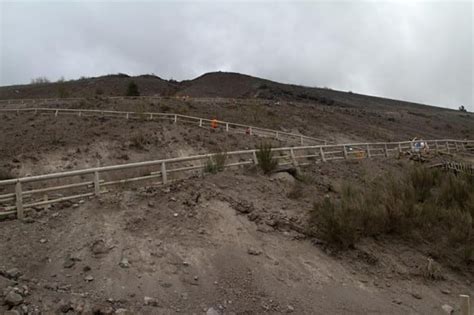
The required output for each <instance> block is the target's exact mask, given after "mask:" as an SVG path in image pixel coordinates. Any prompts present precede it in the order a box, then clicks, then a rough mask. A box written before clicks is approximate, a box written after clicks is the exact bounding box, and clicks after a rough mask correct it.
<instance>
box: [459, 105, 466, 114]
mask: <svg viewBox="0 0 474 315" xmlns="http://www.w3.org/2000/svg"><path fill="white" fill-rule="evenodd" d="M459 110H460V111H461V112H464V113H466V112H467V109H466V108H465V107H464V105H461V106H459Z"/></svg>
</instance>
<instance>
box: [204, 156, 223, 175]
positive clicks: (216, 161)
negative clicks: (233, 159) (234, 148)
mask: <svg viewBox="0 0 474 315" xmlns="http://www.w3.org/2000/svg"><path fill="white" fill-rule="evenodd" d="M226 160H227V153H226V152H219V153H215V154H214V155H213V156H212V157H210V158H209V159H208V160H207V162H206V166H205V167H204V172H206V173H211V174H216V173H218V172H222V171H223V170H224V168H225V162H226Z"/></svg>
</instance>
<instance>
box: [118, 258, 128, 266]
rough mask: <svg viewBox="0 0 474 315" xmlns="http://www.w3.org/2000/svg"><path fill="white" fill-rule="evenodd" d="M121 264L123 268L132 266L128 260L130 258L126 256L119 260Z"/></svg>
mask: <svg viewBox="0 0 474 315" xmlns="http://www.w3.org/2000/svg"><path fill="white" fill-rule="evenodd" d="M119 266H120V267H122V268H128V267H130V263H129V262H128V259H127V258H125V257H124V258H122V260H121V261H120V262H119Z"/></svg>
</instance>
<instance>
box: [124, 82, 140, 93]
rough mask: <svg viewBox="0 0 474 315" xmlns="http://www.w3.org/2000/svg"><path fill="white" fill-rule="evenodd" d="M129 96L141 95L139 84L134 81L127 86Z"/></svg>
mask: <svg viewBox="0 0 474 315" xmlns="http://www.w3.org/2000/svg"><path fill="white" fill-rule="evenodd" d="M126 95H127V96H140V92H139V91H138V85H137V84H136V83H135V82H134V81H130V83H129V84H128V87H127V94H126Z"/></svg>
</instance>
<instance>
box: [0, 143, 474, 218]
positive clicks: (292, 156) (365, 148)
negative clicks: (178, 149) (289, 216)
mask: <svg viewBox="0 0 474 315" xmlns="http://www.w3.org/2000/svg"><path fill="white" fill-rule="evenodd" d="M428 144H429V146H430V147H432V148H434V150H435V151H439V152H440V151H443V152H453V151H461V150H463V151H470V152H474V141H472V140H471V141H467V140H430V141H428ZM413 150H414V142H411V141H404V142H379V143H353V144H335V145H317V146H299V147H284V148H274V149H272V151H273V155H274V158H275V159H276V160H277V161H278V165H279V166H285V165H292V166H294V167H298V166H301V165H308V164H314V163H320V162H326V161H330V160H349V159H364V158H373V157H384V158H390V157H396V156H399V155H400V154H403V153H406V152H413ZM217 154H219V153H217ZM217 154H203V155H196V156H189V157H179V158H169V159H161V160H155V161H147V162H138V163H129V164H122V165H113V166H103V167H96V168H89V169H83V170H75V171H67V172H61V173H53V174H46V175H38V176H29V177H21V178H15V179H8V180H3V181H0V216H5V215H14V214H16V216H17V217H18V218H23V217H24V212H25V211H26V210H28V209H31V208H33V207H41V206H45V205H49V204H53V203H58V202H62V201H67V200H73V199H81V198H86V197H92V196H99V195H100V194H102V193H105V192H108V190H107V188H109V187H111V186H114V185H122V184H126V183H131V182H139V181H146V180H158V181H159V183H161V184H167V183H169V182H170V181H174V180H180V179H184V178H188V177H189V176H190V175H193V174H194V175H199V174H202V172H203V170H204V169H205V167H206V164H207V163H210V161H211V162H212V161H213V160H215V159H216V155H217ZM224 154H225V155H226V158H225V163H224V165H223V167H224V168H231V167H243V166H245V165H257V164H258V159H257V150H255V149H254V150H243V151H233V152H227V153H224ZM58 191H62V193H61V194H57V192H58ZM64 191H67V192H68V194H66V195H65V194H64Z"/></svg>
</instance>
